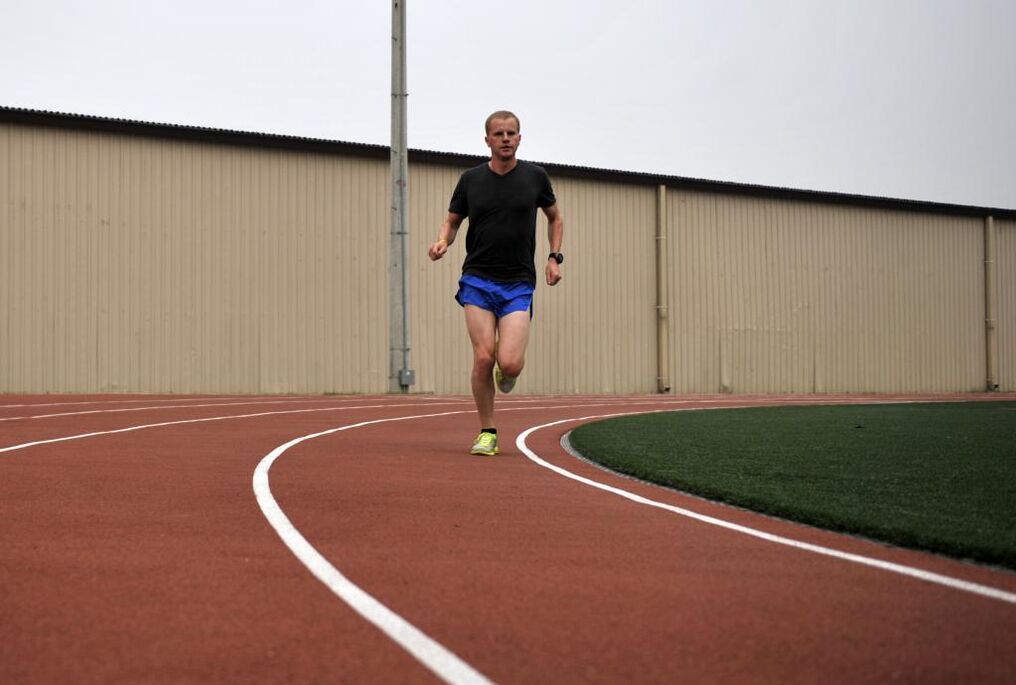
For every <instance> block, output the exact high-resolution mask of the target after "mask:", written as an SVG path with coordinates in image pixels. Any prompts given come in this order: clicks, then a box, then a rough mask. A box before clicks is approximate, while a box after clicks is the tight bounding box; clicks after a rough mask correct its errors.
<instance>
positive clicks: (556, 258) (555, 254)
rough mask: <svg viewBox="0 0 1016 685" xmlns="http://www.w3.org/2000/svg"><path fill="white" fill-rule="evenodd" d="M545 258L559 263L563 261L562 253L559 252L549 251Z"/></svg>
mask: <svg viewBox="0 0 1016 685" xmlns="http://www.w3.org/2000/svg"><path fill="white" fill-rule="evenodd" d="M547 259H553V260H554V261H555V262H557V263H558V264H560V263H561V262H563V261H564V255H563V254H561V253H560V252H551V253H550V256H549V257H547Z"/></svg>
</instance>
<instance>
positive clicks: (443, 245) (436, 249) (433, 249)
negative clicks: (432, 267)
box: [427, 238, 448, 262]
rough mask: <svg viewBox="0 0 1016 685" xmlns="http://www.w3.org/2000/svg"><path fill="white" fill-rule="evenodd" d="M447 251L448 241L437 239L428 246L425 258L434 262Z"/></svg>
mask: <svg viewBox="0 0 1016 685" xmlns="http://www.w3.org/2000/svg"><path fill="white" fill-rule="evenodd" d="M447 251H448V241H447V240H445V239H444V238H440V239H438V241H437V242H436V243H434V244H433V245H431V246H430V249H429V250H427V256H428V257H430V261H432V262H436V261H437V260H439V259H441V258H442V257H444V256H445V252H447Z"/></svg>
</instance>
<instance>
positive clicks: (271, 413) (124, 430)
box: [0, 402, 461, 453]
mask: <svg viewBox="0 0 1016 685" xmlns="http://www.w3.org/2000/svg"><path fill="white" fill-rule="evenodd" d="M435 404H438V403H435ZM444 404H461V402H446V403H444ZM416 406H419V405H417V404H415V403H406V404H364V405H360V406H353V407H348V406H343V407H321V408H320V409H286V410H283V411H264V412H258V413H256V414H232V415H230V416H209V417H205V418H203V419H183V420H180V421H162V422H160V423H145V424H141V425H138V426H127V427H126V428H114V429H112V430H105V431H93V432H91V433H78V434H77V435H65V436H63V437H59V438H48V439H46V440H34V441H32V442H23V443H21V444H18V445H10V446H8V447H0V453H3V452H13V451H15V450H23V449H25V448H27V447H35V446H36V445H49V444H52V443H55V442H67V441H69V440H81V439H83V438H94V437H96V436H99V435H114V434H116V433H130V432H132V431H139V430H143V429H145V428H160V427H162V426H180V425H183V424H185V423H205V422H208V421H228V420H229V419H251V418H257V417H259V416H280V415H282V414H310V413H314V412H323V411H343V410H347V409H391V408H393V407H416Z"/></svg>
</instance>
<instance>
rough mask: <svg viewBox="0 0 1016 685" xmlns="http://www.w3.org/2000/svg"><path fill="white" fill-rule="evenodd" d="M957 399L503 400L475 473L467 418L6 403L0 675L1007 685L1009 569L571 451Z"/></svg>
mask: <svg viewBox="0 0 1016 685" xmlns="http://www.w3.org/2000/svg"><path fill="white" fill-rule="evenodd" d="M964 397H977V398H978V399H983V396H980V395H978V396H950V397H946V396H943V395H936V396H926V397H917V396H910V397H906V398H904V397H897V398H894V397H887V396H877V397H862V396H856V395H852V396H822V397H816V396H800V397H793V396H781V397H731V396H718V397H692V398H677V397H667V398H662V397H660V396H647V397H515V396H512V397H511V398H500V399H499V423H500V432H501V446H502V453H501V454H500V455H499V456H497V457H493V458H483V457H472V456H470V455H468V454H467V450H468V446H469V444H470V441H471V439H472V437H473V436H474V433H475V426H474V422H475V419H474V415H473V412H472V403H471V401H469V400H468V399H467V398H463V397H421V396H410V397H399V396H385V397H325V398H322V397H220V398H213V397H190V398H187V397H172V398H168V397H147V398H146V397H136V396H131V397H124V396H106V397H80V396H73V397H58V396H51V395H48V396H44V397H40V396H34V397H16V396H10V395H8V396H0V521H2V523H0V583H2V587H0V682H3V683H58V682H59V683H62V682H75V683H90V682H95V683H100V682H101V683H127V682H145V683H186V682H213V683H214V682H256V683H257V682H264V683H279V682H298V683H317V682H322V683H323V682H338V683H376V682H393V683H404V682H413V683H416V682H439V681H440V680H441V679H444V680H447V681H450V682H480V683H482V682H488V681H489V682H499V683H627V682H638V683H674V682H763V683H776V682H850V683H855V682H885V681H890V680H898V681H902V682H922V683H925V682H949V683H955V682H999V683H1001V682H1012V680H1013V677H1014V676H1013V674H1014V673H1016V649H1013V644H1014V643H1013V637H1012V636H1013V635H1016V574H1013V573H1011V572H1008V571H1003V570H998V569H993V568H987V567H982V566H975V565H971V564H967V563H963V562H959V561H953V560H949V559H944V558H941V557H937V556H933V555H928V554H922V553H918V552H913V551H907V550H900V549H894V548H890V547H886V546H884V545H879V544H876V543H872V542H868V541H864V540H859V539H856V538H852V537H847V536H841V535H836V534H832V533H827V532H824V531H820V530H816V529H813V528H810V527H807V526H801V525H796V524H791V523H787V522H783V521H779V520H775V519H771V518H767V517H763V516H759V515H756V514H752V513H750V512H745V511H741V510H738V509H734V508H730V507H724V506H721V505H716V504H713V503H710V502H706V501H703V500H700V499H696V498H693V497H689V496H686V495H682V494H680V493H675V492H671V491H668V490H664V489H662V488H657V487H653V486H649V485H644V484H640V483H637V482H634V481H631V480H628V479H625V478H621V477H618V476H614V475H613V474H609V473H607V472H605V471H603V470H601V469H598V468H596V467H593V466H591V465H588V464H586V463H584V462H582V461H580V460H578V459H575V458H574V457H572V456H570V455H569V454H568V453H567V452H566V451H565V450H564V449H563V448H562V447H561V445H560V440H561V437H562V436H563V435H564V434H565V433H566V432H567V431H568V430H570V429H571V428H573V427H574V426H575V425H577V424H578V423H579V422H578V421H575V420H574V419H578V418H580V417H587V416H595V415H604V414H613V413H624V412H636V411H651V410H657V409H696V408H717V407H724V406H749V405H750V406H754V405H759V404H776V403H807V404H813V403H817V402H865V401H867V402H870V401H887V400H895V399H907V400H910V399H913V400H943V399H956V398H960V399H962V398H964ZM993 397H994V396H993ZM999 397H1005V398H1008V399H1012V398H1013V397H1014V396H1012V395H1009V396H999ZM14 405H24V406H14ZM411 417H417V418H411ZM562 420H564V421H565V422H564V423H560V424H557V425H553V426H548V427H544V428H537V429H535V430H533V431H532V432H531V433H529V434H528V436H527V437H526V438H525V446H524V447H525V451H527V452H529V454H530V455H531V456H532V458H530V456H529V455H527V454H526V453H525V452H524V451H520V449H519V448H518V447H517V446H516V444H515V438H516V436H518V435H519V434H521V433H524V432H525V431H528V430H529V429H531V428H534V427H537V426H543V425H545V424H548V423H552V422H556V421H562ZM336 429H338V430H336ZM316 434H320V435H317V437H308V438H306V439H304V440H302V441H297V439H299V438H303V437H304V436H312V435H316ZM75 436H85V437H75ZM66 438H71V439H66ZM287 443H292V444H291V446H289V447H288V448H284V446H286V445H287ZM537 460H544V461H545V462H546V464H547V465H548V466H557V467H559V468H561V469H564V470H567V471H568V472H569V473H572V474H575V475H577V476H581V477H586V478H589V479H592V480H594V481H596V482H597V483H602V484H604V485H607V486H611V487H614V488H618V489H623V490H624V491H625V492H628V493H632V494H634V495H639V496H642V497H645V498H648V499H649V500H652V501H654V502H657V503H661V504H664V505H670V506H672V507H677V508H678V510H679V512H684V511H685V510H688V511H690V512H693V513H695V514H699V515H703V516H707V517H715V519H719V520H721V522H726V523H728V524H737V525H740V526H744V527H745V528H744V529H731V528H729V527H726V528H725V527H720V526H718V525H715V522H708V521H702V520H697V519H695V518H689V517H688V516H687V515H685V514H683V513H675V511H673V510H668V509H661V508H659V507H658V506H647V505H646V504H645V503H639V502H635V501H632V500H630V499H626V498H625V497H622V496H619V495H618V494H616V493H614V492H608V491H605V490H602V489H598V488H596V487H592V486H590V485H589V484H586V483H582V482H578V481H576V480H574V479H572V478H570V477H567V476H566V475H562V474H561V473H558V472H555V471H553V470H551V469H550V468H547V466H543V465H540V464H539V463H537ZM256 470H257V473H256ZM259 479H260V485H259ZM258 487H261V488H262V490H261V491H260V494H259V495H258V496H256V494H255V488H258ZM287 525H288V526H289V527H287ZM280 531H281V532H280ZM759 534H762V535H772V536H779V537H778V539H776V541H774V540H773V539H763V538H760V537H758V535H759ZM301 541H302V542H301ZM787 541H789V542H787ZM791 544H806V545H814V546H816V547H813V548H801V547H799V546H798V547H795V546H790V545H791ZM301 545H305V546H303V547H301ZM293 549H295V550H296V553H294V551H293ZM831 553H832V554H841V555H842V554H848V555H856V556H854V557H849V558H842V557H837V556H830V555H829V554H831ZM298 554H299V555H301V556H298ZM880 563H881V564H890V565H893V564H895V565H896V566H888V567H887V568H881V567H877V566H872V565H870V564H880ZM308 564H309V566H308ZM312 570H313V571H314V572H316V573H318V575H320V576H321V578H322V579H323V580H321V579H319V578H318V577H316V576H315V575H313V574H312ZM906 573H918V574H920V573H928V574H932V575H930V576H927V579H922V578H916V577H913V575H905V574H906ZM962 583H967V585H963V584H962ZM329 584H330V585H329ZM957 584H958V585H957ZM347 600H348V601H350V602H353V603H354V604H355V603H356V602H358V601H362V602H364V603H365V605H364V606H362V607H361V611H362V612H363V613H360V612H358V611H357V610H355V609H354V608H353V607H352V606H351V605H350V604H349V603H347ZM372 602H373V603H372Z"/></svg>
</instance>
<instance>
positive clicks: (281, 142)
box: [0, 105, 1016, 220]
mask: <svg viewBox="0 0 1016 685" xmlns="http://www.w3.org/2000/svg"><path fill="white" fill-rule="evenodd" d="M0 121H6V122H11V123H17V124H27V125H34V126H53V127H58V128H72V129H78V130H91V131H103V132H109V133H123V134H128V135H140V136H149V137H156V138H175V139H180V140H191V141H199V142H212V143H220V144H229V145H241V146H253V147H266V148H278V149H284V150H299V151H305V152H320V153H327V154H340V153H341V154H347V155H355V156H359V157H368V158H371V159H389V157H390V154H391V152H390V150H389V147H388V146H387V145H375V144H370V143H351V142H345V141H336V140H324V139H320V138H303V137H299V136H288V135H281V134H276V133H254V132H249V131H232V130H228V129H218V128H205V127H199V126H184V125H180V124H158V123H152V122H146V121H135V120H130V119H114V118H109V117H100V116H93V115H86V114H68V113H63V112H47V111H42V110H33V109H22V108H17V107H5V106H2V105H0ZM409 158H410V160H411V161H415V162H424V163H432V164H448V165H453V166H458V167H469V166H475V165H477V164H480V163H482V162H483V161H485V160H486V159H487V157H485V156H480V155H466V154H460V153H453V152H436V151H432V150H414V149H410V151H409ZM537 164H540V165H541V166H543V167H544V168H545V169H547V171H548V172H550V173H552V174H554V175H558V176H568V177H571V178H588V179H593V180H609V181H619V182H624V183H637V184H643V185H665V186H668V187H670V188H680V189H684V190H699V191H704V192H714V193H725V194H731V195H748V196H753V197H769V198H781V199H789V200H801V201H808V202H828V203H832V204H840V205H855V206H864V207H879V208H886V209H898V210H904V211H912V212H929V213H933V214H952V215H960V216H993V217H995V218H998V219H1006V220H1016V209H1001V208H995V207H977V206H972V205H956V204H948V203H941V202H928V201H922V200H901V199H897V198H888V197H875V196H868V195H851V194H848V193H836V192H829V191H820V190H800V189H794V188H781V187H777V186H763V185H753V184H748V183H734V182H731V181H712V180H709V179H701V178H688V177H684V176H666V175H662V174H649V173H643V172H636V171H621V170H616V169H600V168H595V167H583V166H572V165H568V164H556V163H553V162H537Z"/></svg>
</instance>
